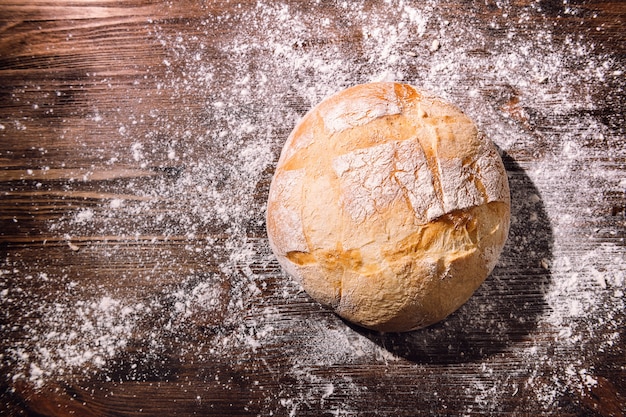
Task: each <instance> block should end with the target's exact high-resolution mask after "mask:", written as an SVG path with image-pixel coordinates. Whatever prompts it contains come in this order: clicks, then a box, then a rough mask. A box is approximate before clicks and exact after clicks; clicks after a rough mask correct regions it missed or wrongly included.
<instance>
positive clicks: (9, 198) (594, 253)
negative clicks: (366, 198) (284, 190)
mask: <svg viewBox="0 0 626 417" xmlns="http://www.w3.org/2000/svg"><path fill="white" fill-rule="evenodd" d="M624 19H626V4H625V3H623V2H602V1H580V2H553V1H539V2H530V1H514V2H509V3H507V4H505V5H502V4H499V3H497V2H474V3H469V4H468V3H466V2H461V1H456V0H449V1H444V2H439V3H428V2H427V3H420V4H418V3H413V2H378V1H371V2H370V1H365V2H355V3H354V4H353V5H351V6H349V7H346V6H344V5H342V2H331V1H328V2H327V1H321V2H296V1H284V2H274V3H272V2H269V3H264V2H256V1H254V2H252V1H241V2H228V1H224V2H221V1H180V2H166V1H163V2H148V1H123V2H119V1H31V0H29V1H22V2H11V1H0V283H1V287H0V306H1V307H0V310H1V313H0V338H1V340H2V341H1V342H0V343H1V344H2V349H1V351H0V414H2V415H31V416H69V415H81V416H83V415H84V416H113V415H115V416H122V415H124V416H131V415H185V416H186V415H212V416H213V415H214V416H220V415H223V416H225V415H237V416H244V415H262V416H268V415H275V416H282V415H285V416H295V415H297V416H330V415H343V416H357V415H358V416H375V415H382V416H386V415H394V416H415V415H424V416H431V415H442V416H443V415H449V416H457V415H468V416H469V415H493V416H496V415H497V416H502V415H511V416H530V415H532V416H535V415H545V416H547V415H551V416H553V415H559V416H623V415H624V414H626V333H625V328H626V315H625V313H624V308H623V306H624V303H625V297H624V291H625V290H624V276H625V275H626V261H625V259H626V245H625V239H626V196H625V193H626V177H625V174H624V173H625V172H626V146H625V145H624V143H625V140H626V125H625V123H624V120H625V118H626V114H625V106H624V102H626V96H625V88H626V82H625V79H624V70H625V68H624V66H625V65H626V59H625V58H624V52H625V49H624V48H625V46H624V45H626V42H625V41H626V35H625V34H626V24H625V22H624ZM422 24H423V26H420V25H422ZM434 40H438V41H440V42H441V45H440V49H437V48H432V45H433V41H434ZM525 48H526V49H525ZM431 49H432V50H431ZM388 73H393V74H394V76H395V77H396V78H398V79H399V80H400V81H405V82H410V83H415V84H418V83H419V84H424V85H425V86H426V87H429V88H430V89H433V90H435V92H436V93H437V94H440V95H442V96H445V97H446V98H448V99H450V100H452V101H454V102H455V103H456V104H458V105H459V106H460V107H461V108H463V109H466V110H467V112H468V113H469V114H470V115H471V116H472V117H473V118H474V119H476V121H477V123H478V124H479V125H480V126H482V127H483V128H484V129H485V130H487V132H488V133H489V134H490V136H491V137H492V138H493V139H494V141H495V142H496V144H497V145H498V146H499V147H500V149H501V150H502V152H503V159H504V162H505V166H506V168H507V172H508V174H509V180H510V184H511V190H512V201H513V208H512V211H513V213H512V214H513V223H512V227H511V234H510V237H509V242H508V244H507V246H506V247H505V250H504V253H503V255H502V258H501V260H500V262H499V264H498V266H497V267H496V270H495V271H494V272H493V274H492V276H491V277H490V278H489V279H488V280H487V281H486V282H485V284H484V285H483V286H482V287H481V288H480V289H479V291H478V292H477V293H476V294H475V296H474V297H473V298H472V299H471V300H470V301H469V302H468V304H467V305H465V306H464V307H463V308H462V309H461V310H459V311H458V312H457V313H455V314H453V315H452V316H451V317H449V318H448V319H447V320H445V321H444V322H441V323H439V324H436V325H434V326H432V327H430V328H428V329H425V330H422V331H418V332H412V333H408V334H400V335H396V334H392V335H383V334H378V333H374V332H369V331H364V330H362V329H359V328H356V327H354V326H352V325H350V324H349V323H345V322H343V321H341V320H340V319H338V318H337V317H336V316H334V315H333V314H331V313H329V312H328V311H325V310H324V309H323V308H321V307H320V306H319V305H317V304H316V303H315V302H313V301H312V300H311V299H310V298H308V297H307V295H306V294H304V293H303V292H301V291H300V289H299V288H298V286H297V285H296V284H295V283H293V282H292V281H291V280H290V279H289V278H288V277H287V276H286V275H285V274H284V272H283V271H282V270H281V269H280V267H279V265H278V263H277V262H276V261H275V259H274V258H273V256H272V254H271V252H270V250H269V248H268V245H267V238H266V234H265V225H264V208H265V199H266V197H267V191H268V188H269V183H270V180H271V175H272V173H273V166H274V164H275V163H276V161H277V159H278V155H279V152H280V149H281V146H282V143H283V142H284V140H285V139H286V137H287V135H288V134H289V132H290V130H291V128H292V127H293V125H294V124H295V122H296V121H297V119H298V118H299V117H301V116H302V115H303V114H304V113H305V112H306V111H307V110H308V109H309V108H310V106H311V105H312V104H315V102H316V101H317V100H319V99H321V98H322V97H324V96H325V95H327V94H329V93H330V92H333V90H336V89H338V88H342V87H347V86H348V85H352V84H355V83H357V82H364V81H368V80H371V79H373V78H376V77H378V76H379V75H380V74H383V75H384V74H388ZM527 74H531V75H528V76H526V75H527Z"/></svg>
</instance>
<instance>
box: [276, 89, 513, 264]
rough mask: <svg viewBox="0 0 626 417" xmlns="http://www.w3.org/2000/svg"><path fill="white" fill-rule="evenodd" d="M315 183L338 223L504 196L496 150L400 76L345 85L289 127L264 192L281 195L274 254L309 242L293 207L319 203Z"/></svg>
mask: <svg viewBox="0 0 626 417" xmlns="http://www.w3.org/2000/svg"><path fill="white" fill-rule="evenodd" d="M315 183H322V184H324V187H323V189H322V190H321V193H322V194H327V195H336V196H338V197H339V198H338V199H337V201H334V202H332V204H330V205H328V206H324V207H320V209H325V210H324V211H325V212H326V213H327V214H330V212H331V210H333V209H334V210H337V211H339V212H341V213H343V215H342V216H341V217H342V223H343V220H345V219H344V218H345V217H348V218H349V219H350V223H354V225H355V226H356V225H358V224H361V223H363V222H366V221H372V220H374V221H375V218H376V217H382V220H388V219H387V217H388V214H389V211H390V210H391V209H392V208H395V209H397V208H398V207H397V206H403V207H402V210H400V212H397V211H396V216H399V217H407V215H408V214H409V213H406V209H410V212H411V214H412V216H409V217H414V219H412V220H411V221H412V222H416V223H417V224H425V223H428V222H430V221H432V220H434V219H436V218H438V217H440V216H442V215H444V214H447V213H451V212H454V211H457V210H464V209H467V208H470V207H474V206H480V205H482V204H486V203H489V202H494V201H500V202H506V203H508V202H509V198H510V197H509V189H508V182H507V180H506V176H505V175H504V168H503V166H502V162H501V159H500V157H499V155H498V153H497V150H496V149H495V147H494V146H493V144H492V143H491V142H490V141H489V140H488V139H487V138H485V137H484V136H483V135H482V134H481V133H480V132H478V130H477V128H476V126H475V125H474V123H473V122H472V121H471V120H470V119H469V118H468V117H466V116H465V115H464V114H463V113H462V112H461V111H460V110H458V109H457V108H456V107H454V106H452V105H450V104H448V103H445V102H442V101H441V100H439V99H437V98H434V97H431V96H427V95H425V94H424V93H422V92H418V91H417V90H416V89H415V88H413V87H411V86H409V85H406V84H399V83H372V84H363V85H358V86H356V87H352V88H349V89H347V90H344V91H342V92H340V93H338V94H336V95H334V96H332V97H330V98H328V99H326V100H324V101H323V102H322V103H320V104H319V105H318V106H317V107H315V108H314V109H312V110H311V111H310V112H309V113H308V114H307V115H306V116H305V117H304V118H303V119H302V120H301V122H300V123H299V124H298V126H296V128H295V129H294V131H293V132H292V134H291V135H290V137H289V138H288V140H287V142H286V144H285V146H284V148H283V152H282V154H281V157H280V159H279V162H278V166H277V170H276V174H275V178H274V181H273V184H272V191H271V194H270V204H272V201H275V202H279V203H281V202H282V203H283V204H280V207H273V208H274V209H278V211H279V212H281V213H282V215H281V216H279V217H281V218H282V219H283V220H284V221H283V222H282V223H283V224H282V226H281V229H282V230H283V232H282V234H283V235H285V237H286V240H287V241H286V242H285V245H279V246H280V248H281V249H282V250H281V251H280V252H283V253H285V254H286V253H287V252H289V251H307V250H308V249H310V248H309V247H308V244H307V237H306V236H305V231H304V230H303V227H302V224H301V217H302V214H303V213H304V211H303V210H302V207H301V205H311V204H312V205H316V203H317V202H319V199H318V197H315V200H317V201H315V200H314V201H308V200H309V198H307V195H308V196H312V195H314V193H313V192H312V191H313V190H312V188H315V187H313V184H315ZM303 187H305V188H307V189H303ZM286 193H288V194H291V195H285V194H286ZM329 203H330V202H329ZM346 215H347V216H346ZM346 226H347V225H346ZM344 227H345V226H344ZM348 227H349V226H348Z"/></svg>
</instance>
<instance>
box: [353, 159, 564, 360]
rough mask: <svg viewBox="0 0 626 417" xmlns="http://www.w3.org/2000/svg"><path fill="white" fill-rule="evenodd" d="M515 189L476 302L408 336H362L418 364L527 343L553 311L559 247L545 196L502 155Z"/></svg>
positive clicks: (473, 299) (358, 329)
mask: <svg viewBox="0 0 626 417" xmlns="http://www.w3.org/2000/svg"><path fill="white" fill-rule="evenodd" d="M501 155H502V160H503V162H504V165H505V168H506V171H507V175H508V178H509V184H510V188H511V228H510V232H509V237H508V240H507V243H506V245H505V247H504V249H503V251H502V254H501V256H500V259H499V261H498V264H497V265H496V267H495V269H494V270H493V272H492V273H491V275H490V276H489V277H488V278H487V280H486V281H485V282H484V283H483V284H482V285H481V287H480V288H479V289H478V290H477V291H476V293H475V294H474V295H473V296H472V297H471V298H470V300H469V301H468V302H467V303H466V304H465V305H463V306H462V307H461V308H460V309H459V310H457V311H456V312H455V313H453V314H452V315H450V316H449V317H448V318H446V319H445V320H443V321H441V322H439V323H437V324H435V325H432V326H430V327H428V328H425V329H420V330H416V331H413V332H408V333H380V332H375V331H370V330H367V329H363V328H361V327H357V326H354V325H351V324H349V323H348V325H349V326H350V327H351V328H353V329H354V330H355V331H356V332H358V333H360V334H361V335H363V336H365V337H367V338H368V339H370V340H371V341H373V342H374V343H376V344H378V345H379V346H381V347H383V348H384V349H386V350H388V351H389V352H391V353H393V354H394V355H397V356H400V357H403V358H405V359H407V360H410V361H412V362H416V363H440V364H443V363H463V362H471V361H475V360H477V359H480V358H483V357H486V356H492V355H495V354H498V353H500V352H503V351H505V350H506V349H507V347H509V346H511V345H513V344H516V343H519V342H522V341H524V340H525V339H527V338H528V335H529V334H530V333H531V332H533V330H534V329H535V328H536V327H537V323H538V321H539V319H540V317H541V316H542V314H543V313H544V311H545V310H546V309H547V308H548V305H547V302H546V300H545V293H546V288H547V287H548V286H549V285H550V283H551V275H550V265H551V263H552V257H553V256H552V251H553V245H554V239H553V233H552V227H551V225H550V221H549V219H548V216H547V213H546V210H545V207H544V204H543V201H542V200H541V196H540V193H539V191H538V190H537V188H536V187H535V185H534V184H533V182H532V180H531V179H530V178H529V177H528V175H527V174H526V172H525V171H524V170H523V169H522V168H521V167H520V166H519V165H518V164H517V162H515V160H513V158H511V157H510V156H509V155H507V154H506V153H504V152H502V151H501Z"/></svg>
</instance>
